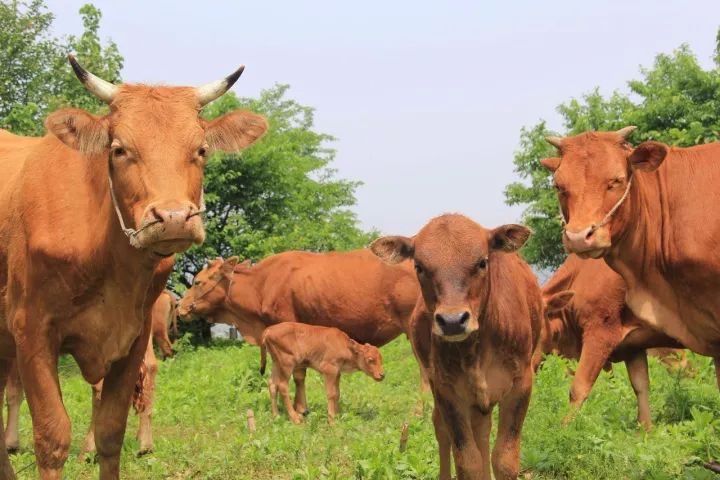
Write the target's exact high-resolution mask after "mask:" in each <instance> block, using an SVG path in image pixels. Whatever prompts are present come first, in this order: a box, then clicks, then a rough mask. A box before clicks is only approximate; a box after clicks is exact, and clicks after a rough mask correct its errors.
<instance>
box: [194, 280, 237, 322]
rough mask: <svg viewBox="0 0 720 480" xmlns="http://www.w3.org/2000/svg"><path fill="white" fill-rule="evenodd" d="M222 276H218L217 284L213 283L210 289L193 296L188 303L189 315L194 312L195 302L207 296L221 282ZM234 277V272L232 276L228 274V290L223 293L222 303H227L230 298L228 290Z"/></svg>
mask: <svg viewBox="0 0 720 480" xmlns="http://www.w3.org/2000/svg"><path fill="white" fill-rule="evenodd" d="M224 276H225V275H222V276H220V278H219V279H218V280H217V282H215V283H213V284H212V286H211V287H210V288H206V289H205V290H201V291H200V295H195V298H193V301H192V302H190V306H189V307H188V309H189V310H190V312H191V313H192V312H193V311H194V310H195V302H197V301H198V300H200V299H201V298H203V297H204V296H205V295H207V294H208V293H210V292H212V291H213V290H215V287H217V286H218V285H219V284H220V282H222V280H223V277H224ZM234 276H235V272H234V271H233V272H232V274H230V282H229V283H228V289H227V292H225V298H224V299H223V301H227V300H228V297H229V296H230V288H231V287H232V282H233V278H234Z"/></svg>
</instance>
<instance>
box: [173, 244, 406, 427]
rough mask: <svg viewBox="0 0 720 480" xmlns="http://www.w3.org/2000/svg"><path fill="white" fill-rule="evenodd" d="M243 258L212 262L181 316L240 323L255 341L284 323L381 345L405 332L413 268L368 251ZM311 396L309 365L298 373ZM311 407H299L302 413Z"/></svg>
mask: <svg viewBox="0 0 720 480" xmlns="http://www.w3.org/2000/svg"><path fill="white" fill-rule="evenodd" d="M237 263H238V258H237V257H231V258H228V259H227V260H225V261H223V260H222V259H221V258H218V259H216V260H213V261H211V262H210V263H209V264H208V265H207V267H205V268H204V269H203V270H202V271H201V272H199V273H198V274H197V275H196V276H195V279H194V282H193V286H192V288H190V290H188V291H187V293H186V294H185V296H184V297H183V298H182V299H181V300H180V302H179V303H178V314H179V315H180V318H184V317H187V316H188V315H190V314H198V315H200V316H202V317H205V318H207V319H209V320H210V321H212V322H214V323H226V324H228V325H234V326H235V327H236V328H237V329H238V330H239V331H240V333H241V334H242V335H243V337H244V338H245V339H246V340H247V341H248V342H249V343H250V344H252V345H257V344H258V343H259V341H260V338H261V336H262V333H263V331H264V330H265V328H267V327H268V326H270V325H274V324H276V323H282V322H299V323H308V324H311V325H320V326H325V327H336V328H339V329H340V330H342V331H343V332H345V333H347V334H348V335H349V336H350V338H352V339H353V340H355V341H357V342H359V343H369V344H371V345H374V346H376V347H380V346H382V345H385V344H386V343H388V342H390V341H391V340H393V339H395V338H396V337H397V336H398V335H400V334H401V333H403V332H406V331H407V321H408V318H409V317H410V314H411V312H412V310H413V308H414V306H415V299H416V298H417V295H418V287H417V282H416V280H415V278H414V274H413V270H412V265H411V264H410V262H405V263H403V264H401V265H387V264H386V263H384V262H383V261H381V260H380V259H378V258H377V257H375V256H374V255H373V254H372V253H371V252H369V251H368V250H355V251H352V252H330V253H310V252H284V253H280V254H277V255H272V256H270V257H268V258H266V259H264V260H262V261H261V262H259V263H258V264H256V265H254V266H250V265H249V262H245V263H243V264H240V265H238V264H237ZM293 378H294V380H295V385H296V391H299V392H301V394H300V395H299V398H305V395H304V393H303V392H304V388H305V381H304V379H305V369H304V368H299V369H297V370H296V371H295V373H294V375H293ZM306 408H307V405H302V404H297V403H296V404H295V410H297V411H299V412H301V413H302V412H304V411H305V410H306Z"/></svg>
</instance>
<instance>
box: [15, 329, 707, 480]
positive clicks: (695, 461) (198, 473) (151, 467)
mask: <svg viewBox="0 0 720 480" xmlns="http://www.w3.org/2000/svg"><path fill="white" fill-rule="evenodd" d="M181 343H182V345H181V346H180V347H179V349H180V351H179V353H178V355H177V356H176V357H175V358H173V359H169V360H167V361H165V362H161V365H160V372H159V375H158V382H157V383H158V391H157V396H156V404H155V415H154V435H155V452H154V453H153V454H150V455H147V456H144V457H141V458H137V457H136V455H135V452H136V451H137V450H138V443H137V441H136V440H135V438H134V432H135V430H136V428H137V418H136V417H135V416H134V415H131V417H130V422H129V425H128V434H127V435H126V440H125V445H124V448H123V459H122V468H123V478H127V479H174V480H181V479H258V480H261V479H292V480H302V479H323V480H329V479H432V478H437V450H436V443H435V437H434V434H433V428H432V422H431V421H430V413H431V409H432V400H431V398H430V396H429V395H421V394H420V393H419V387H418V386H419V374H418V370H417V367H416V365H415V360H414V357H413V356H412V354H411V352H410V347H409V344H408V343H407V341H406V340H405V339H404V338H403V339H398V340H396V341H395V342H393V343H391V344H390V345H388V346H386V347H385V348H383V356H384V360H385V368H386V374H387V377H386V379H385V381H383V382H381V383H376V382H374V381H373V380H372V379H370V378H369V377H367V376H365V375H363V374H361V373H356V374H354V375H347V376H344V377H343V380H342V382H341V401H340V408H341V414H340V415H339V417H338V418H337V422H336V424H335V425H334V426H330V425H328V424H327V417H326V413H325V412H326V409H325V408H326V403H325V394H324V388H323V385H322V380H321V378H320V376H319V375H318V374H317V373H316V372H308V378H307V390H308V401H309V407H310V410H311V413H310V415H309V416H308V417H307V420H306V423H305V424H304V425H301V426H296V425H293V424H291V423H290V422H289V421H288V419H287V417H286V416H285V415H284V414H283V415H281V417H280V418H278V419H277V420H273V419H272V418H271V416H270V413H269V412H270V401H269V397H268V393H267V387H266V381H265V379H264V378H262V377H261V376H260V374H259V373H258V365H259V350H258V349H257V348H256V347H250V346H245V345H239V344H229V343H218V344H214V345H212V346H210V347H203V348H192V347H190V346H189V345H188V344H187V343H183V342H181ZM690 363H691V368H690V369H689V370H688V371H681V372H669V371H668V370H666V368H665V367H664V366H662V365H661V364H659V363H658V362H657V361H656V360H655V359H654V358H651V359H650V375H651V385H652V393H651V408H652V412H653V420H654V421H655V427H654V429H653V431H652V432H650V433H647V434H646V433H644V432H642V431H641V430H640V429H639V427H638V426H637V425H636V422H635V414H636V409H635V408H636V407H635V397H634V394H633V392H632V389H631V387H630V384H629V381H628V379H627V374H626V371H625V367H624V366H623V365H621V364H616V365H615V369H614V373H605V372H603V373H602V374H601V378H600V379H599V380H598V382H597V384H596V387H595V389H594V390H593V393H592V394H591V396H590V398H589V400H588V401H587V403H586V405H585V406H584V407H583V410H582V412H581V414H580V415H578V418H577V419H576V420H575V421H574V422H573V423H571V424H570V425H568V426H567V427H561V426H560V422H561V419H562V418H563V417H564V415H565V414H566V413H567V411H568V408H567V397H568V389H569V386H570V380H571V379H570V378H569V377H568V376H567V374H566V371H567V368H568V366H573V365H572V363H569V362H566V361H564V360H561V359H559V358H554V357H551V358H548V359H547V360H546V361H545V363H544V365H543V367H542V369H541V370H540V372H539V374H538V376H537V378H536V380H535V388H534V391H533V399H532V403H531V406H530V410H529V412H528V417H527V420H526V422H525V427H524V430H523V449H522V468H523V473H522V475H521V477H522V478H528V479H538V480H539V479H592V480H597V479H656V480H661V479H677V478H681V479H698V480H700V479H711V478H714V475H713V474H711V473H710V472H709V471H707V470H705V469H703V468H702V466H701V463H702V462H703V461H706V460H708V459H712V458H716V459H720V435H718V433H719V431H720V417H719V416H718V412H720V395H718V391H717V388H716V386H715V376H714V371H713V369H712V367H711V361H710V360H709V359H707V358H704V357H698V356H691V362H690ZM61 374H62V383H63V395H64V399H65V404H66V406H67V408H68V411H69V412H70V416H71V418H72V422H73V444H72V448H71V452H70V458H69V459H68V462H67V464H66V468H65V478H69V479H89V478H97V472H98V467H97V465H95V464H91V463H84V464H80V463H78V462H77V460H76V457H77V454H78V451H79V448H80V445H81V442H82V439H83V436H84V433H85V430H86V429H87V425H88V419H89V413H90V387H89V386H88V385H87V384H85V383H84V382H83V380H82V378H81V377H80V375H79V373H78V371H77V369H76V367H75V366H74V363H72V361H70V360H67V359H64V361H63V363H62V366H61ZM418 400H422V401H423V402H424V406H425V408H424V413H423V414H422V416H420V417H418V416H416V415H415V411H416V405H417V402H418ZM248 409H252V410H253V411H254V414H255V419H256V424H257V431H256V432H255V433H250V432H249V431H248V428H247V417H246V412H247V410H248ZM281 412H283V413H284V410H283V409H282V408H281ZM406 421H407V422H409V424H410V435H409V442H408V447H407V450H406V451H405V452H403V453H401V452H400V451H399V448H398V442H399V438H400V430H401V427H402V424H403V422H406ZM20 434H21V442H22V446H23V447H25V448H24V449H23V450H22V452H21V453H19V454H17V455H14V456H13V457H12V461H13V465H14V466H15V468H16V470H19V469H22V468H24V467H28V468H27V469H26V470H24V471H23V472H21V473H20V474H19V478H21V479H26V478H27V479H29V478H36V477H37V473H36V469H35V467H34V465H33V460H34V457H33V454H32V451H31V448H30V441H31V437H32V435H31V428H30V418H29V415H28V411H27V406H26V405H24V406H23V411H22V418H21V430H20ZM493 435H494V433H493Z"/></svg>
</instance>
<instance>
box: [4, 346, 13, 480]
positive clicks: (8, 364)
mask: <svg viewBox="0 0 720 480" xmlns="http://www.w3.org/2000/svg"><path fill="white" fill-rule="evenodd" d="M11 368H13V361H12V360H11V359H8V358H2V359H0V405H2V400H3V399H2V392H4V391H5V385H6V382H7V378H8V374H9V373H10V369H11ZM2 425H3V422H2V409H0V428H2ZM0 442H2V443H0V480H15V473H14V472H13V469H12V465H10V457H8V453H7V446H6V445H5V434H4V432H3V435H0Z"/></svg>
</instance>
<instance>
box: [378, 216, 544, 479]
mask: <svg viewBox="0 0 720 480" xmlns="http://www.w3.org/2000/svg"><path fill="white" fill-rule="evenodd" d="M530 234H531V232H530V230H529V229H528V228H527V227H524V226H522V225H503V226H500V227H497V228H495V229H493V230H488V229H485V228H483V227H481V226H480V225H478V224H477V223H475V222H474V221H473V220H470V219H469V218H467V217H465V216H463V215H460V214H445V215H442V216H440V217H436V218H434V219H432V220H431V221H430V222H429V223H428V224H426V225H425V226H424V227H423V228H422V229H421V230H420V231H419V233H417V235H415V236H414V237H402V236H388V237H381V238H379V239H377V240H375V241H374V242H373V243H372V244H371V249H372V251H373V252H374V253H375V254H376V255H378V256H379V257H380V258H382V259H384V260H385V261H387V262H390V263H396V262H400V261H403V260H406V259H413V260H414V264H415V270H416V272H417V279H418V282H419V284H420V289H421V295H420V296H419V297H418V300H417V304H416V306H415V309H414V311H413V315H412V317H411V320H410V331H411V340H412V344H413V348H414V349H415V350H416V355H417V357H418V358H419V359H420V361H421V363H422V366H423V368H424V369H425V370H427V371H428V376H429V380H430V387H431V390H432V393H433V397H434V399H435V407H434V410H433V423H434V427H435V436H436V438H437V441H438V446H439V453H440V479H441V480H449V479H450V471H451V465H450V452H451V451H452V454H453V457H454V460H455V468H456V471H457V478H458V479H482V480H490V478H491V472H490V446H489V443H490V438H489V437H490V430H491V422H492V411H493V409H494V407H495V405H498V404H499V407H500V421H499V422H500V423H499V426H498V433H497V438H496V441H495V447H494V448H493V452H492V470H493V473H494V474H495V478H497V479H499V480H504V479H514V478H517V476H518V471H519V468H520V433H521V430H522V426H523V422H524V419H525V414H526V413H527V408H528V404H529V402H530V393H531V390H532V380H533V368H532V362H531V360H532V356H533V352H534V350H535V348H536V346H537V344H538V340H539V337H540V329H541V322H542V315H543V304H542V296H541V292H540V287H539V285H538V283H537V279H536V278H535V276H534V275H533V273H532V271H531V270H530V267H529V266H528V265H527V264H526V263H525V262H524V261H523V260H522V259H521V258H520V257H519V256H518V255H517V254H516V253H514V252H516V251H517V250H518V249H519V248H520V247H522V246H523V244H524V243H525V242H526V241H527V239H528V238H529V236H530Z"/></svg>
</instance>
